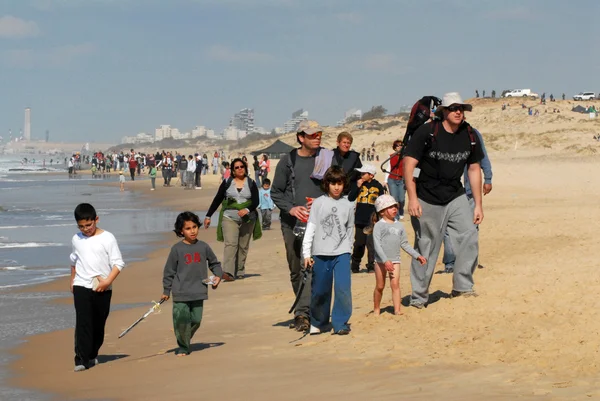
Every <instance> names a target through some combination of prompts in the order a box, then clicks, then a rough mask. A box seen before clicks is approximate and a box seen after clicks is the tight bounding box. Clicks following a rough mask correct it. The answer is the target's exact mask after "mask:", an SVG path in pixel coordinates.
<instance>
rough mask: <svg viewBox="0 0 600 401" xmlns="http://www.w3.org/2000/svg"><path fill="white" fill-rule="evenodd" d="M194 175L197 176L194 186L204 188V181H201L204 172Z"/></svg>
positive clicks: (197, 172)
mask: <svg viewBox="0 0 600 401" xmlns="http://www.w3.org/2000/svg"><path fill="white" fill-rule="evenodd" d="M194 174H195V177H194V184H195V185H196V186H197V187H201V186H202V181H201V175H202V170H200V171H196V172H195V173H194Z"/></svg>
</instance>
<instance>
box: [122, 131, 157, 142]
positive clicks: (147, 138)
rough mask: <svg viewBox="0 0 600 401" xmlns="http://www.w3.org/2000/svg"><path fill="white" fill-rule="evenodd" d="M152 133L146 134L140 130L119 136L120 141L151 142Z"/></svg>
mask: <svg viewBox="0 0 600 401" xmlns="http://www.w3.org/2000/svg"><path fill="white" fill-rule="evenodd" d="M153 142H154V135H150V134H146V133H145V132H140V133H139V134H137V135H134V136H124V137H123V138H121V143H135V144H139V143H153Z"/></svg>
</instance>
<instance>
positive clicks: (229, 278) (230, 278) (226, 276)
mask: <svg viewBox="0 0 600 401" xmlns="http://www.w3.org/2000/svg"><path fill="white" fill-rule="evenodd" d="M234 280H235V278H234V277H233V276H232V275H231V274H229V273H223V281H234Z"/></svg>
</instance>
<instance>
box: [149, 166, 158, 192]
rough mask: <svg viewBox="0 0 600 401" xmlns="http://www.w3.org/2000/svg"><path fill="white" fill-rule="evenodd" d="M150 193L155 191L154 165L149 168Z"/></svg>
mask: <svg viewBox="0 0 600 401" xmlns="http://www.w3.org/2000/svg"><path fill="white" fill-rule="evenodd" d="M149 176H150V185H151V188H150V191H154V190H156V165H152V167H150V174H149Z"/></svg>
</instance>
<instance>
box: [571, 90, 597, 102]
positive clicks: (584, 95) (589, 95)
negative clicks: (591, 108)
mask: <svg viewBox="0 0 600 401" xmlns="http://www.w3.org/2000/svg"><path fill="white" fill-rule="evenodd" d="M595 98H596V94H595V93H594V92H579V93H578V94H577V95H575V96H573V100H594V99H595Z"/></svg>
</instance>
